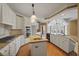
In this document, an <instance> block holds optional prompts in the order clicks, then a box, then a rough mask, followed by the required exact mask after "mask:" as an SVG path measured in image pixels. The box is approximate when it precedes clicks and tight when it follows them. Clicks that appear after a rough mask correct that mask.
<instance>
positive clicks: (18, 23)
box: [16, 16, 24, 29]
mask: <svg viewBox="0 0 79 59" xmlns="http://www.w3.org/2000/svg"><path fill="white" fill-rule="evenodd" d="M16 28H17V29H23V28H24V18H23V17H21V16H16Z"/></svg>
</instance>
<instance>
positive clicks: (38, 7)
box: [8, 3, 72, 18]
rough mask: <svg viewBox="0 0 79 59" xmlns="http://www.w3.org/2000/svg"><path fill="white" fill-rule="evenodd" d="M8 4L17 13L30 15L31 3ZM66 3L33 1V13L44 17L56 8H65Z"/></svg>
mask: <svg viewBox="0 0 79 59" xmlns="http://www.w3.org/2000/svg"><path fill="white" fill-rule="evenodd" d="M8 5H9V6H10V7H11V8H12V9H13V10H14V11H15V12H17V13H20V14H22V15H24V16H26V17H30V16H31V15H32V6H31V5H32V3H8ZM69 5H72V4H68V3H35V13H36V16H37V17H38V18H46V17H48V16H50V15H52V14H54V13H55V12H57V11H58V10H60V9H62V8H65V7H67V6H69Z"/></svg>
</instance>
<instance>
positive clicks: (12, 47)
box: [9, 41, 16, 56]
mask: <svg viewBox="0 0 79 59" xmlns="http://www.w3.org/2000/svg"><path fill="white" fill-rule="evenodd" d="M9 55H10V56H15V55H16V47H15V41H13V42H11V43H10V44H9Z"/></svg>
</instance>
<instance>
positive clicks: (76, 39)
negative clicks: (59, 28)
mask: <svg viewBox="0 0 79 59" xmlns="http://www.w3.org/2000/svg"><path fill="white" fill-rule="evenodd" d="M67 37H68V38H70V39H71V40H72V41H74V42H78V38H77V36H67Z"/></svg>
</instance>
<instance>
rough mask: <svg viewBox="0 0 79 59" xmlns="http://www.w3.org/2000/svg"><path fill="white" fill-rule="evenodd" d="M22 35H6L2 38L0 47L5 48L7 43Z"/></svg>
mask: <svg viewBox="0 0 79 59" xmlns="http://www.w3.org/2000/svg"><path fill="white" fill-rule="evenodd" d="M19 36H20V35H16V36H6V37H3V38H0V49H2V48H4V47H5V46H6V45H8V44H9V43H11V42H12V41H13V40H14V39H15V38H17V37H19Z"/></svg>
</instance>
